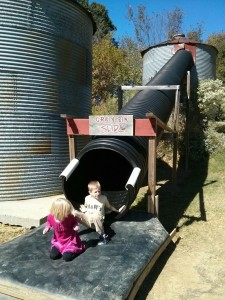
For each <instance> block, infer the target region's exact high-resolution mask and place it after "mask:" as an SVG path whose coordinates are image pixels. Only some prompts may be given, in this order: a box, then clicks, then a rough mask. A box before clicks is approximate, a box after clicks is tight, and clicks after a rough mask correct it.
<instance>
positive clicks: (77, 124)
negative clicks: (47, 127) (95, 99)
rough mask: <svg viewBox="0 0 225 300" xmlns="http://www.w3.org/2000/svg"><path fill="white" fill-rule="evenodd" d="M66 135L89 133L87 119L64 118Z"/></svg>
mask: <svg viewBox="0 0 225 300" xmlns="http://www.w3.org/2000/svg"><path fill="white" fill-rule="evenodd" d="M66 124H67V134H68V135H89V119H66Z"/></svg>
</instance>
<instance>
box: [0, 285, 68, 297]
mask: <svg viewBox="0 0 225 300" xmlns="http://www.w3.org/2000/svg"><path fill="white" fill-rule="evenodd" d="M0 295H7V296H10V297H14V298H15V299H22V300H31V299H35V300H60V299H61V300H63V299H64V297H63V296H60V295H58V294H49V293H47V292H44V291H41V290H38V289H35V288H30V287H28V286H23V285H22V284H15V283H13V282H11V281H6V280H0Z"/></svg>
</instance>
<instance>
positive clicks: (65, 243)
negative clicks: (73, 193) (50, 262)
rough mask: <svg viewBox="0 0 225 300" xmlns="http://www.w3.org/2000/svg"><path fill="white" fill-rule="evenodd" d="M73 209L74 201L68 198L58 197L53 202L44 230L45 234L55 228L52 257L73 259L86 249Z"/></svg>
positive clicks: (52, 240)
mask: <svg viewBox="0 0 225 300" xmlns="http://www.w3.org/2000/svg"><path fill="white" fill-rule="evenodd" d="M73 211H74V208H73V206H72V203H71V202H70V201H69V200H67V199H64V198H58V199H56V200H55V201H54V202H53V203H52V206H51V209H50V214H49V215H48V217H47V222H46V224H45V229H44V230H43V234H46V233H47V232H48V231H49V230H50V228H53V230H54V233H53V237H52V239H51V245H52V246H51V250H50V258H51V259H58V258H60V257H62V258H63V259H64V260H65V261H71V260H72V259H74V258H75V257H76V256H77V254H80V253H82V252H84V251H85V244H84V243H83V242H82V241H81V239H80V237H79V234H78V231H79V230H80V228H79V226H78V222H77V219H76V217H75V216H74V215H73Z"/></svg>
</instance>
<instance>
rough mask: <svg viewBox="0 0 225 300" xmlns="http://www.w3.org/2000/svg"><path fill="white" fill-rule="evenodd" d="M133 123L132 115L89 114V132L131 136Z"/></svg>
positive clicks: (91, 133) (92, 133)
mask: <svg viewBox="0 0 225 300" xmlns="http://www.w3.org/2000/svg"><path fill="white" fill-rule="evenodd" d="M133 123H134V121H133V115H101V116H89V134H90V135H122V136H133V132H134V127H133Z"/></svg>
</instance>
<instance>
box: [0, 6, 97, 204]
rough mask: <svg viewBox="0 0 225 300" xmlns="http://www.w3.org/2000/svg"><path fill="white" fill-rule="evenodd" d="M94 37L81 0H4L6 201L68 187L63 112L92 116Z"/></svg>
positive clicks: (1, 158) (1, 103)
mask: <svg viewBox="0 0 225 300" xmlns="http://www.w3.org/2000/svg"><path fill="white" fill-rule="evenodd" d="M92 35H93V21H92V19H91V17H90V15H89V14H88V13H87V12H86V11H85V10H84V9H83V8H82V7H81V6H80V5H78V4H77V3H76V2H75V1H69V0H35V1H34V0H19V1H18V0H0V201H5V200H20V199H29V198H37V197H43V196H50V195H54V194H57V193H61V192H62V189H61V181H60V180H59V178H58V177H59V174H60V173H61V171H62V170H63V169H64V167H65V165H67V164H68V162H69V151H68V139H67V134H66V124H65V120H63V119H61V118H60V114H70V115H73V116H75V117H88V116H89V114H90V99H91V71H92V70H91V69H92V66H91V61H92V59H91V47H92V46H91V45H92ZM81 143H84V141H81ZM78 147H79V145H78Z"/></svg>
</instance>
